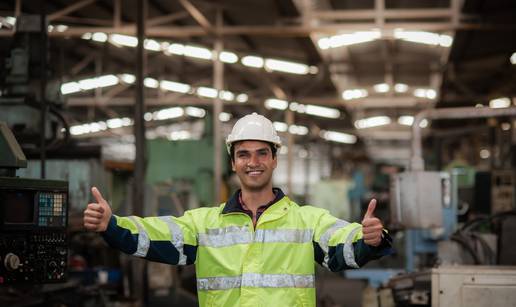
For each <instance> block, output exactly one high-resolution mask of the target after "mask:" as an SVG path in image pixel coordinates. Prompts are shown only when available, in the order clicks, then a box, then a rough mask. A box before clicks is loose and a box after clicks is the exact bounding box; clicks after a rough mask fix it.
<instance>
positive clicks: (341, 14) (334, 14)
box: [312, 8, 453, 20]
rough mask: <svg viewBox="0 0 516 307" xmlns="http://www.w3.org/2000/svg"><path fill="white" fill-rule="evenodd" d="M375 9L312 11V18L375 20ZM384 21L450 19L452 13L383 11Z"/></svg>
mask: <svg viewBox="0 0 516 307" xmlns="http://www.w3.org/2000/svg"><path fill="white" fill-rule="evenodd" d="M377 15H378V12H377V10H376V9H371V10H331V11H330V10H328V11H320V10H319V11H313V12H312V17H313V18H318V19H326V20H334V19H338V20H374V19H376V18H377ZM382 15H383V17H384V18H385V19H429V18H451V17H452V15H453V13H452V11H451V9H450V8H437V9H430V8H426V9H385V8H384V9H383V11H382Z"/></svg>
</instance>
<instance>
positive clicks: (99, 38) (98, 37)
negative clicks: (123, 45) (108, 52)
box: [91, 32, 108, 43]
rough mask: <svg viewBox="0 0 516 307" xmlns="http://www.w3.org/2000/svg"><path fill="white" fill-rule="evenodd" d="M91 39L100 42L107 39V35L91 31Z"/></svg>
mask: <svg viewBox="0 0 516 307" xmlns="http://www.w3.org/2000/svg"><path fill="white" fill-rule="evenodd" d="M91 40H94V41H96V42H100V43H103V42H105V41H107V40H108V36H107V34H106V33H103V32H95V33H93V35H92V36H91Z"/></svg>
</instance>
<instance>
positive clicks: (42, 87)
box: [39, 0, 48, 179]
mask: <svg viewBox="0 0 516 307" xmlns="http://www.w3.org/2000/svg"><path fill="white" fill-rule="evenodd" d="M46 6H47V2H46V0H40V6H39V9H40V11H39V13H40V15H39V18H40V30H41V41H40V43H41V46H40V47H39V50H40V63H39V65H40V69H41V71H40V78H41V79H40V80H39V95H40V97H39V100H40V101H41V105H40V111H41V112H40V128H39V131H40V133H41V134H40V160H41V169H40V177H41V178H42V179H45V178H46V151H47V148H46V140H45V136H46V130H47V129H46V121H47V112H48V111H47V109H48V108H47V101H46V87H47V42H48V36H47V22H46V17H47V16H46Z"/></svg>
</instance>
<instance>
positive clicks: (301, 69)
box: [265, 59, 310, 75]
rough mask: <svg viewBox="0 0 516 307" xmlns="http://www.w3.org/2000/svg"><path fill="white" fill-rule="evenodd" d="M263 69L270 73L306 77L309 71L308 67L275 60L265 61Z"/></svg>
mask: <svg viewBox="0 0 516 307" xmlns="http://www.w3.org/2000/svg"><path fill="white" fill-rule="evenodd" d="M265 69H266V70H271V71H280V72H287V73H291V74H297V75H306V74H308V73H309V71H310V68H309V67H308V65H305V64H301V63H295V62H290V61H283V60H276V59H266V60H265Z"/></svg>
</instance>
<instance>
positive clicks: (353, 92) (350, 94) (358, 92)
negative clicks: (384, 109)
mask: <svg viewBox="0 0 516 307" xmlns="http://www.w3.org/2000/svg"><path fill="white" fill-rule="evenodd" d="M368 94H369V93H368V92H367V91H366V90H365V89H362V88H356V89H350V90H345V91H344V92H342V98H343V99H344V100H351V99H358V98H364V97H367V95H368Z"/></svg>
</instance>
